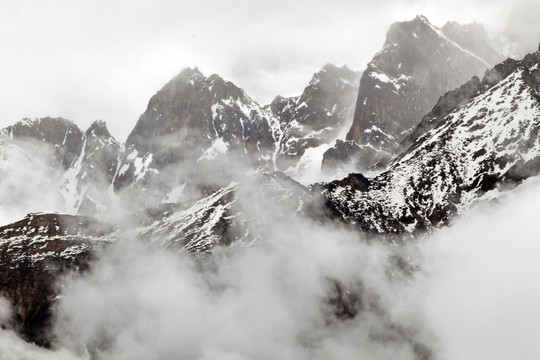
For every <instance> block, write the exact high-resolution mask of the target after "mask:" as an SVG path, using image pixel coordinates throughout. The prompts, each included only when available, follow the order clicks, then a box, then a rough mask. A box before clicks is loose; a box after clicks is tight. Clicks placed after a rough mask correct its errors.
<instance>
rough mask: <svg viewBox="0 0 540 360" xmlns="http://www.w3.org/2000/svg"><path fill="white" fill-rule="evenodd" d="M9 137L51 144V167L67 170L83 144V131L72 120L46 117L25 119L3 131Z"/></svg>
mask: <svg viewBox="0 0 540 360" xmlns="http://www.w3.org/2000/svg"><path fill="white" fill-rule="evenodd" d="M3 133H4V136H7V137H9V139H16V140H22V141H24V140H31V141H37V142H41V143H45V144H48V145H50V146H51V147H52V148H53V149H54V158H53V159H52V163H51V164H50V167H51V169H63V170H66V169H67V168H68V167H69V166H70V165H71V163H72V162H73V160H74V159H75V157H76V156H77V154H78V153H79V151H80V149H81V146H82V136H83V134H82V131H81V130H80V129H79V127H78V126H77V125H75V124H74V123H73V122H71V121H70V120H66V119H62V118H51V117H45V118H42V119H35V120H30V119H24V120H22V121H19V122H17V123H16V124H15V125H12V126H9V127H7V128H5V129H4V131H3Z"/></svg>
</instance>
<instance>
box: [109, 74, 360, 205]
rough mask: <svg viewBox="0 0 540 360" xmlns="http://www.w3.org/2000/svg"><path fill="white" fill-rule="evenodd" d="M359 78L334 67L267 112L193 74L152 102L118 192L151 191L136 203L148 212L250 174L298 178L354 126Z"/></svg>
mask: <svg viewBox="0 0 540 360" xmlns="http://www.w3.org/2000/svg"><path fill="white" fill-rule="evenodd" d="M358 78H359V74H358V73H356V72H354V71H352V70H350V69H348V68H347V67H341V68H338V67H335V66H332V65H326V66H325V67H324V68H323V69H322V70H321V71H320V72H318V73H316V74H315V75H314V76H313V79H312V81H311V82H310V84H309V85H308V86H307V87H306V88H305V89H304V91H303V93H302V95H300V96H298V97H293V98H282V97H278V98H276V100H274V101H273V102H272V104H271V105H268V106H263V107H261V106H259V104H257V103H256V102H255V101H254V100H253V99H251V98H250V97H249V96H247V95H246V94H245V92H244V91H243V90H242V89H240V88H238V87H237V86H236V85H234V84H233V83H231V82H229V81H226V80H223V79H222V78H221V77H219V76H217V75H211V76H210V77H205V76H204V75H202V74H201V73H200V72H199V71H198V70H197V69H185V70H183V71H182V72H181V73H180V74H179V75H178V76H177V77H175V78H174V79H172V80H171V81H170V82H169V83H168V84H167V85H165V86H164V87H163V88H162V89H161V90H160V91H158V93H157V94H156V95H154V96H153V97H152V99H151V100H150V102H149V104H148V108H147V110H146V111H145V113H144V114H143V115H142V116H141V117H140V119H139V121H138V122H137V124H136V126H135V128H134V129H133V131H132V132H131V134H130V135H129V137H128V139H127V141H126V144H125V152H124V154H123V155H122V158H121V161H120V164H119V167H118V171H117V174H116V175H115V178H114V189H115V191H116V192H117V193H119V194H120V196H121V197H123V198H124V199H127V198H131V199H133V198H135V194H136V193H137V192H139V191H144V192H145V197H146V199H147V200H148V199H152V200H151V201H150V202H149V203H144V204H135V207H140V206H143V207H144V206H147V205H150V206H153V205H155V204H158V203H160V202H175V201H178V199H180V198H182V199H184V200H188V201H191V200H194V199H197V198H200V194H201V193H202V195H203V196H205V195H208V194H211V193H212V192H214V191H215V190H217V189H219V188H221V187H223V186H226V185H227V184H228V183H229V182H230V181H232V180H235V178H236V175H235V173H241V172H243V171H247V170H255V169H258V170H273V169H275V168H281V169H284V170H287V169H288V170H290V172H291V174H290V175H292V176H295V175H297V174H298V172H299V171H298V169H296V168H295V166H296V165H297V164H298V162H299V161H300V160H301V158H302V156H303V155H304V154H305V153H306V150H308V149H315V148H317V147H319V146H321V145H324V144H331V143H333V142H334V141H335V139H336V137H337V136H338V134H339V133H340V132H344V131H345V130H346V127H347V126H348V125H349V124H348V123H347V121H348V120H349V121H352V107H353V104H354V99H355V97H356V91H357V90H356V89H357V84H358ZM321 156H322V153H321ZM319 164H320V161H319ZM218 173H219V174H221V175H220V176H216V174H218ZM194 179H196V181H193V180H194ZM195 182H196V183H197V184H195Z"/></svg>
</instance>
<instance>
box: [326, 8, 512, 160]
mask: <svg viewBox="0 0 540 360" xmlns="http://www.w3.org/2000/svg"><path fill="white" fill-rule="evenodd" d="M501 60H502V56H501V55H499V54H498V52H497V51H496V50H494V47H493V46H492V45H491V44H490V41H489V39H488V37H487V35H486V33H485V31H484V30H483V28H482V27H481V25H475V24H473V25H463V26H462V25H459V24H456V23H448V24H446V25H445V26H444V27H443V28H441V29H439V28H437V27H436V26H434V25H432V24H431V23H430V22H429V21H428V20H427V19H426V18H425V17H423V16H418V17H416V18H415V19H414V20H412V21H407V22H399V23H395V24H393V25H392V26H391V27H390V29H389V30H388V33H387V36H386V42H385V44H384V47H383V49H382V50H381V51H380V52H379V53H377V54H376V55H375V56H374V57H373V60H372V61H371V62H370V63H369V64H368V66H367V69H366V71H364V73H363V75H362V78H361V80H360V87H359V92H358V98H357V101H356V109H355V113H354V121H353V124H352V126H351V128H350V130H349V132H348V133H347V138H346V139H347V140H349V141H354V142H355V143H357V144H358V145H359V146H361V147H362V148H364V149H365V150H366V153H365V154H363V155H362V156H361V157H359V158H357V159H355V164H353V165H354V166H353V168H354V167H356V168H357V170H360V169H367V168H370V167H373V166H375V165H382V166H381V167H382V168H384V166H385V165H386V164H388V162H389V160H390V159H391V158H392V157H393V156H395V155H397V150H398V149H399V146H398V144H399V142H401V141H402V140H403V139H404V138H405V136H407V135H408V134H409V133H410V132H411V131H412V130H413V129H414V128H415V127H416V125H417V124H418V123H419V122H420V119H421V118H422V116H423V115H424V114H426V113H427V112H428V111H429V110H430V109H431V108H432V107H433V106H434V105H435V103H436V102H437V99H438V98H439V97H440V96H441V95H443V94H444V93H445V92H447V91H449V90H451V89H454V88H455V87H457V86H459V85H460V84H462V83H464V82H465V81H467V80H469V79H470V78H471V77H472V76H474V75H481V74H483V72H484V71H485V70H486V69H487V68H488V67H490V66H493V65H495V64H496V63H497V62H499V61H501ZM349 147H352V146H349ZM343 157H344V158H345V159H346V160H347V161H348V162H351V161H352V160H353V156H352V154H351V155H344V156H343ZM330 158H331V156H329V159H330ZM334 158H335V157H334ZM326 165H327V166H328V165H329V164H328V163H327V164H326Z"/></svg>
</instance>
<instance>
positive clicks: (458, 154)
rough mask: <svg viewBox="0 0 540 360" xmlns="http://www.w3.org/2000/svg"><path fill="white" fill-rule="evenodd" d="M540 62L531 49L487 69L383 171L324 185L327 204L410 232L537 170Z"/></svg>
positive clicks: (372, 223)
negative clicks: (477, 86) (477, 87)
mask: <svg viewBox="0 0 540 360" xmlns="http://www.w3.org/2000/svg"><path fill="white" fill-rule="evenodd" d="M539 66H540V53H538V52H537V53H534V54H530V55H528V56H526V57H525V59H524V60H523V61H519V62H518V61H508V62H506V63H504V64H502V65H501V66H498V67H496V68H495V69H494V70H492V71H491V72H488V73H487V74H486V79H484V82H483V86H482V88H483V90H484V91H478V92H476V93H475V94H474V95H473V96H472V98H471V99H470V100H469V101H466V102H465V104H462V105H461V106H460V107H456V108H455V109H454V110H453V111H451V112H450V113H449V114H448V115H446V116H444V117H443V118H442V119H441V120H440V121H438V122H437V124H436V125H435V126H434V127H433V128H432V129H431V130H429V131H427V132H425V133H424V134H423V135H422V136H420V137H419V138H418V139H417V140H416V142H414V143H413V144H412V145H411V146H410V147H409V148H408V149H407V150H406V151H405V152H404V153H403V154H401V155H400V156H399V157H398V158H397V159H396V161H395V162H394V163H393V164H392V165H391V166H390V168H389V169H388V170H387V171H386V172H384V173H382V174H381V175H379V176H376V177H374V178H372V179H366V181H365V182H364V183H363V184H364V185H363V186H361V187H358V186H351V185H348V183H350V182H347V181H345V180H342V181H336V182H333V183H329V184H327V185H326V186H325V190H323V193H324V196H325V197H326V198H327V199H328V205H329V207H330V208H332V209H333V210H334V211H335V212H336V213H338V214H340V216H341V217H342V218H343V219H345V220H346V221H347V222H352V223H354V224H357V225H359V226H360V227H361V228H363V229H365V230H369V231H374V232H378V233H393V232H404V231H407V232H412V231H417V230H421V229H429V228H431V227H433V226H440V225H442V224H447V223H448V222H449V221H450V219H451V216H452V215H454V214H458V213H461V212H463V211H465V210H466V209H467V208H468V207H470V205H471V204H473V203H474V202H475V201H477V200H478V199H480V198H482V197H483V196H484V194H485V193H486V192H488V191H492V190H493V191H494V193H493V194H494V195H496V193H497V191H498V190H497V188H504V185H505V184H509V185H512V184H515V183H519V182H521V181H522V180H523V179H525V178H527V177H529V176H533V175H537V174H538V172H539V171H540V137H539V134H540V94H539V89H540V70H539ZM497 69H500V71H498V70H497ZM495 75H497V76H495ZM488 79H489V80H491V82H490V81H489V80H488ZM493 79H498V81H493ZM475 82H478V79H476V80H472V84H469V85H468V86H467V85H466V86H463V87H462V88H461V90H462V91H464V93H468V91H467V89H468V87H470V86H473V85H474V83H475ZM458 91H459V90H458ZM466 97H467V96H464V98H466ZM351 176H354V175H351Z"/></svg>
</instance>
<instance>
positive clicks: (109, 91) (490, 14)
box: [0, 0, 540, 140]
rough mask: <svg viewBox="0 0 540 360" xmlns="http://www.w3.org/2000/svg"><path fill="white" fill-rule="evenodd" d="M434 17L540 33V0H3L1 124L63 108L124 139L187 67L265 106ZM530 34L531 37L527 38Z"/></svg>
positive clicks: (362, 59)
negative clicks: (394, 31)
mask: <svg viewBox="0 0 540 360" xmlns="http://www.w3.org/2000/svg"><path fill="white" fill-rule="evenodd" d="M416 14H423V15H426V16H427V17H428V18H429V19H430V20H431V21H432V22H433V23H434V24H435V25H439V26H442V25H443V24H444V22H446V20H455V21H458V22H462V23H464V22H472V21H477V22H482V23H484V24H485V25H486V27H487V29H488V31H489V32H490V33H491V34H496V33H499V32H501V31H503V30H506V31H507V32H508V33H510V34H512V35H513V36H516V37H522V38H524V39H526V41H528V44H529V46H530V47H531V50H533V49H534V50H536V46H534V45H532V44H538V41H540V26H539V25H538V20H537V19H538V18H540V4H538V1H537V0H520V1H518V2H515V1H512V2H511V1H507V0H504V1H503V0H489V1H488V0H477V1H474V2H473V1H463V0H455V1H437V2H435V1H431V0H401V1H398V0H388V1H384V0H383V1H375V2H373V1H368V0H333V1H328V0H326V1H320V0H313V1H303V0H302V1H292V0H288V1H285V0H273V1H257V0H229V1H218V0H208V1H202V0H200V1H188V0H179V1H173V0H152V1H149V0H132V1H127V0H123V1H122V0H120V1H111V0H107V1H105V0H92V1H73V0H49V1H42V0H17V1H12V0H0V46H1V47H0V49H1V50H0V55H1V62H0V64H1V66H0V126H2V127H3V126H7V125H10V124H12V123H14V122H16V121H17V120H20V119H21V118H23V117H31V118H34V117H42V116H47V115H48V116H54V117H56V116H62V117H65V118H68V119H71V120H73V121H75V122H76V123H77V124H79V126H81V127H82V128H86V127H87V126H88V125H89V124H90V123H91V122H92V121H93V120H95V119H102V120H105V121H107V123H108V124H109V128H110V130H111V132H112V134H113V135H114V136H116V137H117V138H119V139H120V140H123V139H125V137H126V136H127V134H128V133H129V131H130V130H131V128H132V127H133V126H134V125H135V122H136V121H137V119H138V117H139V115H140V114H141V113H142V112H143V111H144V110H145V108H146V105H147V103H148V100H149V99H150V97H151V96H152V95H153V94H154V93H155V92H156V91H157V90H158V89H159V88H161V86H163V85H164V84H165V83H166V82H167V81H168V80H169V79H170V78H172V77H173V76H174V75H176V74H177V73H178V72H179V71H180V70H181V69H182V68H184V67H186V66H198V67H199V69H200V70H201V71H202V72H203V73H204V74H206V75H210V74H211V73H214V72H215V73H218V74H220V75H221V76H223V77H225V78H227V79H229V80H231V81H233V82H235V83H236V84H237V85H239V86H240V87H242V88H244V89H245V90H246V92H247V93H248V94H249V95H251V96H252V97H253V98H255V99H256V100H257V101H259V102H261V103H267V102H269V101H270V100H271V99H272V98H273V97H274V96H275V95H278V94H281V95H288V94H291V93H294V92H297V91H299V90H301V89H302V88H303V87H304V86H305V85H306V84H307V82H308V81H309V79H310V78H311V75H312V74H313V73H314V72H315V71H317V70H318V69H319V68H320V67H322V66H323V65H324V64H325V63H327V62H331V63H334V64H338V65H339V64H347V65H349V66H350V67H352V68H355V69H359V70H360V69H362V68H363V67H364V66H365V65H366V64H367V62H368V61H369V60H370V59H371V57H372V56H373V55H374V53H375V52H377V51H378V50H379V49H380V48H381V46H382V44H383V42H384V38H385V33H386V30H387V28H388V27H389V26H390V24H391V23H393V22H394V21H398V20H409V19H411V18H413V17H414V16H415V15H416ZM524 34H527V36H525V35H524Z"/></svg>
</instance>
